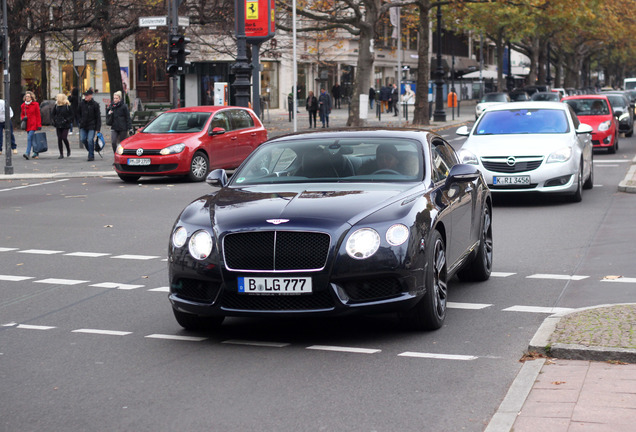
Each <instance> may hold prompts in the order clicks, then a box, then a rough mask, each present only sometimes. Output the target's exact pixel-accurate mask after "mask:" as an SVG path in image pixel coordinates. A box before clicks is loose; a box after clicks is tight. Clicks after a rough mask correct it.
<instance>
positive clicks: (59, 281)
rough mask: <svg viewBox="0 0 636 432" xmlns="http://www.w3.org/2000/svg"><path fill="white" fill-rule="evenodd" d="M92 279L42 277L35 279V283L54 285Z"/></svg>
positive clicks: (81, 282)
mask: <svg viewBox="0 0 636 432" xmlns="http://www.w3.org/2000/svg"><path fill="white" fill-rule="evenodd" d="M87 282H90V281H86V280H75V279H54V278H50V279H41V280H36V281H33V283H43V284H53V285H79V284H83V283H87Z"/></svg>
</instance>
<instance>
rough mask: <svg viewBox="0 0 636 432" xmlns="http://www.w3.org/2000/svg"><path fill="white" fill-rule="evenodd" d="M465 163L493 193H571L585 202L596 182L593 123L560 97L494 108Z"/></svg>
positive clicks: (463, 153)
mask: <svg viewBox="0 0 636 432" xmlns="http://www.w3.org/2000/svg"><path fill="white" fill-rule="evenodd" d="M457 134H458V135H463V136H467V137H468V139H467V140H466V142H465V143H464V145H463V146H462V148H461V150H460V151H459V156H460V162H462V163H465V164H472V165H476V166H477V167H479V169H480V170H481V172H482V174H483V175H484V178H485V179H486V183H488V186H489V187H490V189H491V190H492V191H493V192H496V193H505V192H541V193H559V194H568V195H569V196H570V197H571V198H572V200H573V201H581V199H582V192H581V190H582V189H591V188H592V187H593V184H594V168H593V165H592V140H591V134H592V127H591V126H589V125H586V124H583V123H580V122H579V119H578V118H577V116H576V114H574V111H572V109H571V108H570V107H569V105H567V104H564V103H561V102H532V101H531V102H516V103H514V104H510V105H500V106H496V107H492V108H489V109H488V110H486V111H485V112H484V114H483V115H482V116H481V117H480V118H479V121H478V122H477V123H476V124H475V125H474V127H473V129H472V131H469V130H468V128H467V127H466V126H462V127H460V128H459V129H458V130H457Z"/></svg>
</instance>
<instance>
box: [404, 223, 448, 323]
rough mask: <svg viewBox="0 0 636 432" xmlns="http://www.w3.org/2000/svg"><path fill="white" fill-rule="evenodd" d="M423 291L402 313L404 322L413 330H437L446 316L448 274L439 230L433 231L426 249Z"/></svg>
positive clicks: (444, 249) (444, 250)
mask: <svg viewBox="0 0 636 432" xmlns="http://www.w3.org/2000/svg"><path fill="white" fill-rule="evenodd" d="M425 271H426V275H425V281H424V284H425V289H426V291H425V293H424V296H423V297H422V299H421V300H420V301H419V302H418V303H417V304H416V305H415V306H413V308H411V309H409V310H408V311H406V312H404V313H403V314H402V320H403V322H404V324H405V325H406V326H407V327H408V328H410V329H413V330H437V329H438V328H440V327H441V326H442V325H443V324H444V319H445V318H446V301H447V297H448V280H447V279H448V274H447V271H446V246H445V245H444V240H443V239H442V236H441V234H440V233H439V231H433V234H432V235H431V239H430V242H429V247H428V248H427V251H426V270H425Z"/></svg>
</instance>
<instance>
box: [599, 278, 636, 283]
mask: <svg viewBox="0 0 636 432" xmlns="http://www.w3.org/2000/svg"><path fill="white" fill-rule="evenodd" d="M601 282H620V283H636V278H626V277H620V278H616V279H601Z"/></svg>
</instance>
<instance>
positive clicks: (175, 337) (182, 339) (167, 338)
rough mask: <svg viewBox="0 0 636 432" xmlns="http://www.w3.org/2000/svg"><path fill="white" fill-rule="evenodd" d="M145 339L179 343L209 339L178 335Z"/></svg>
mask: <svg viewBox="0 0 636 432" xmlns="http://www.w3.org/2000/svg"><path fill="white" fill-rule="evenodd" d="M145 337H147V338H149V339H166V340H178V341H190V342H201V341H204V340H206V339H207V338H205V337H196V336H177V335H168V334H151V335H148V336H145Z"/></svg>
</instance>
